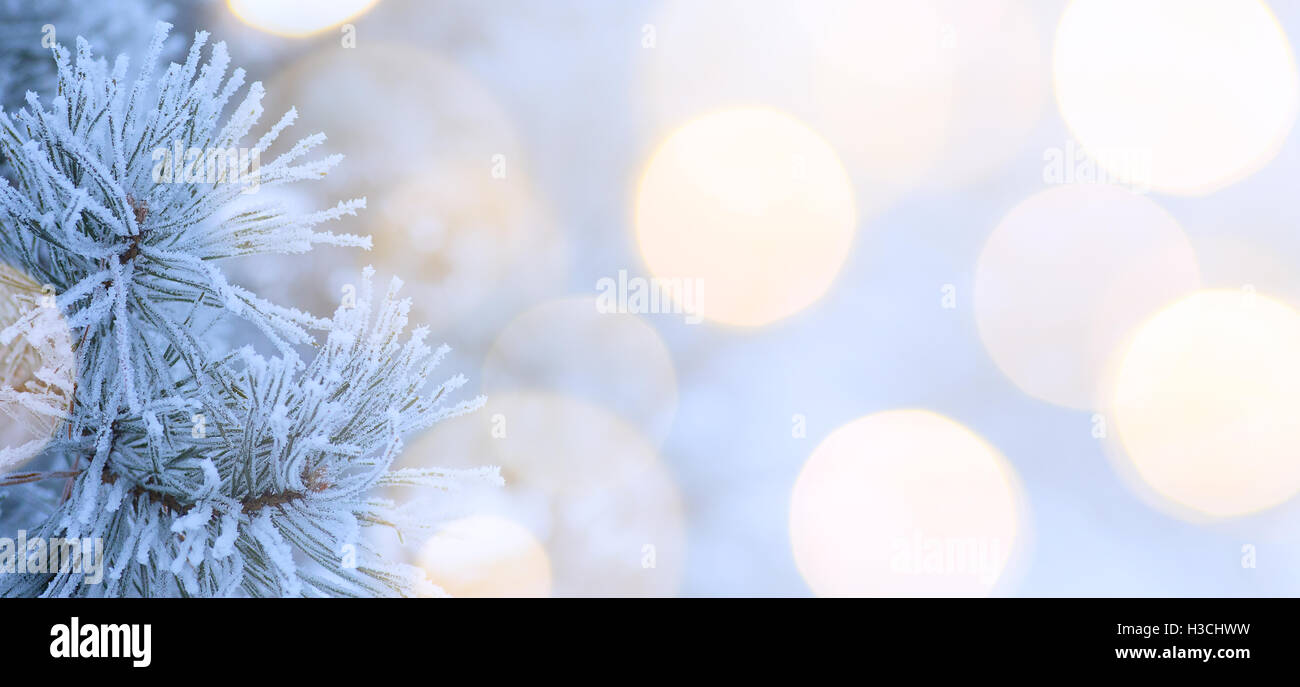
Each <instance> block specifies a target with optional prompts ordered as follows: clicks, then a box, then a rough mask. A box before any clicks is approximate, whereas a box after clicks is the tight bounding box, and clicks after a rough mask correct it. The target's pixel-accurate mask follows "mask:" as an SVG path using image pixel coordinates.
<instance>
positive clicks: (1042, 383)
mask: <svg viewBox="0 0 1300 687" xmlns="http://www.w3.org/2000/svg"><path fill="white" fill-rule="evenodd" d="M1199 285H1200V277H1199V271H1198V267H1197V262H1196V255H1195V252H1194V251H1193V249H1192V245H1191V243H1190V242H1189V241H1188V239H1187V237H1186V235H1185V234H1184V233H1183V231H1182V229H1181V228H1180V226H1179V225H1178V222H1177V221H1176V220H1175V219H1174V218H1173V217H1172V216H1170V215H1169V214H1168V213H1167V212H1165V210H1164V209H1163V208H1161V207H1160V206H1159V205H1157V204H1156V203H1155V202H1154V201H1152V200H1150V199H1149V198H1147V197H1146V196H1142V195H1138V194H1135V193H1132V192H1130V191H1127V190H1124V189H1122V188H1120V187H1117V186H1110V185H1104V184H1075V185H1064V186H1058V187H1054V188H1051V189H1048V190H1046V191H1042V192H1039V193H1037V194H1035V195H1032V196H1030V197H1029V198H1026V199H1025V200H1024V201H1022V202H1021V203H1020V204H1018V205H1017V206H1016V207H1015V208H1014V209H1012V210H1011V212H1009V213H1008V214H1007V215H1006V217H1004V218H1003V219H1002V221H1001V222H1000V223H999V224H998V226H997V228H996V229H994V230H993V233H992V234H991V235H990V236H989V238H988V240H987V242H986V243H985V245H984V250H983V252H982V253H981V254H980V257H979V262H978V264H977V266H976V273H975V295H974V307H975V320H976V324H977V326H978V328H979V334H980V339H981V340H982V341H983V343H984V346H985V348H986V349H987V351H988V353H989V355H990V356H991V357H992V358H993V362H994V363H995V364H996V365H997V366H998V368H999V369H1000V370H1002V372H1003V373H1004V374H1005V375H1006V376H1007V377H1008V378H1010V379H1011V381H1012V382H1013V383H1015V385H1016V386H1018V387H1019V388H1020V389H1021V390H1023V391H1024V392H1025V393H1027V394H1029V395H1030V396H1033V397H1034V398H1038V399H1041V400H1044V401H1049V402H1051V403H1056V404H1059V405H1063V406H1068V407H1071V408H1079V409H1093V408H1097V407H1099V406H1100V405H1101V400H1102V399H1101V398H1100V397H1099V395H1100V394H1101V393H1102V387H1103V385H1104V384H1105V382H1106V374H1107V372H1108V371H1109V370H1110V369H1111V367H1112V362H1113V360H1114V356H1115V355H1116V353H1117V352H1118V351H1119V350H1120V349H1121V347H1122V346H1123V344H1124V342H1125V337H1127V336H1128V335H1129V334H1130V332H1131V331H1132V329H1133V328H1134V327H1136V326H1138V325H1139V324H1141V323H1142V322H1143V321H1144V320H1145V319H1146V318H1147V317H1149V316H1150V315H1151V314H1153V313H1155V312H1156V311H1157V310H1159V309H1160V308H1161V307H1163V306H1165V305H1167V304H1168V303H1170V302H1172V301H1174V300H1175V299H1177V298H1179V297H1181V296H1183V295H1185V294H1187V293H1189V292H1190V291H1193V290H1195V289H1196V288H1198V287H1199Z"/></svg>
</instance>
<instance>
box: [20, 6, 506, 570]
mask: <svg viewBox="0 0 1300 687" xmlns="http://www.w3.org/2000/svg"><path fill="white" fill-rule="evenodd" d="M167 29H168V27H167V25H165V24H160V25H159V28H158V31H157V33H156V34H155V37H154V40H153V43H152V44H151V47H150V50H149V52H148V54H147V55H146V58H145V60H144V61H143V64H142V67H141V69H139V70H138V71H137V72H136V76H135V77H134V78H132V79H128V73H129V65H128V61H127V59H126V58H125V57H120V58H118V59H117V60H116V61H115V62H114V63H113V64H112V65H111V66H110V65H109V64H108V63H107V62H106V61H105V60H103V59H101V58H96V57H95V56H94V55H93V54H92V53H91V51H90V49H89V46H88V45H87V43H86V42H85V41H82V40H80V39H79V40H78V43H77V52H76V56H75V58H74V57H73V56H72V55H70V54H69V53H68V52H67V51H65V50H63V49H62V48H56V49H55V50H54V53H55V58H56V59H55V61H56V64H57V69H58V73H59V86H58V94H57V95H55V96H53V97H48V100H42V98H41V97H39V96H37V95H36V94H30V95H29V97H28V99H27V107H25V108H24V109H22V110H21V111H19V112H16V113H12V112H3V111H0V155H2V156H3V157H4V158H6V159H8V160H9V161H10V163H11V165H10V175H9V179H8V180H0V224H3V226H4V227H5V228H6V230H5V231H4V232H3V233H0V259H3V261H4V262H5V263H8V264H9V265H12V266H13V267H14V268H16V269H18V270H21V271H22V272H23V273H24V274H26V275H28V277H30V279H32V280H34V281H35V282H36V283H39V284H43V285H46V286H47V287H48V288H47V290H48V291H49V292H52V294H57V296H56V297H54V298H53V302H52V304H51V305H52V309H53V311H54V312H57V313H59V314H61V315H62V316H63V318H64V319H65V321H66V324H67V327H68V329H69V330H70V334H71V340H72V341H73V342H74V343H73V355H74V356H75V359H76V362H75V364H76V368H77V373H78V374H77V378H76V381H75V383H74V384H73V387H72V389H71V390H69V391H70V393H71V394H72V396H73V399H74V401H73V403H72V409H71V412H70V413H69V416H68V417H67V419H66V421H64V423H63V424H62V425H60V427H59V428H58V430H57V431H56V432H55V433H54V436H53V437H52V438H51V439H50V441H49V443H48V445H47V446H46V448H45V449H44V452H43V457H42V460H43V461H44V462H45V463H46V465H44V466H42V469H41V470H28V471H27V472H24V473H21V474H16V475H10V476H4V475H0V485H4V488H5V489H22V490H24V491H23V492H22V493H23V497H22V498H23V499H25V501H24V502H23V503H24V504H25V505H26V507H25V508H21V509H19V510H20V511H21V512H22V513H24V514H29V513H30V512H31V511H32V510H33V509H36V508H37V506H40V507H41V508H43V509H44V518H43V520H35V521H30V522H26V523H25V525H26V528H27V529H28V531H29V536H32V537H38V536H39V537H44V538H46V539H50V540H52V539H56V538H60V539H76V538H87V537H89V538H97V539H102V540H103V541H104V543H105V550H106V552H107V560H106V566H107V571H106V574H105V576H104V579H103V580H102V581H91V580H87V579H85V576H84V573H83V572H78V571H43V572H40V571H38V572H36V573H34V574H24V575H0V594H5V595H15V594H21V595H43V596H73V595H108V596H118V595H131V596H162V595H187V596H229V595H238V596H298V595H377V594H410V593H412V591H413V590H414V588H415V587H414V585H415V584H416V583H417V582H418V581H419V580H421V579H422V578H421V577H420V576H419V575H418V574H416V573H415V570H414V569H413V568H411V567H410V566H406V565H402V564H399V563H396V562H392V561H385V560H383V559H382V558H381V557H380V556H379V554H378V553H377V552H376V551H374V550H373V549H372V548H371V547H370V546H369V545H368V544H367V539H366V537H365V536H363V533H364V532H365V530H366V528H369V527H374V526H377V525H387V524H393V523H397V522H399V521H400V520H401V518H400V517H399V514H398V513H397V512H396V511H395V510H394V506H393V504H390V503H388V502H386V501H383V500H380V499H376V498H373V497H372V495H371V494H372V492H374V490H375V489H376V487H381V486H384V487H386V486H394V485H409V486H423V487H431V488H439V489H448V488H453V487H454V486H455V485H456V484H457V483H458V482H460V481H462V480H465V479H477V480H488V481H499V477H497V476H496V473H495V471H493V470H482V471H473V472H469V473H457V472H454V471H439V470H434V469H430V470H420V471H400V472H389V466H390V465H391V464H392V462H393V460H394V459H395V457H396V456H397V455H398V453H399V452H400V451H401V449H402V446H403V437H406V436H409V435H410V434H412V433H414V432H418V431H420V430H422V429H425V428H427V427H428V426H430V425H431V424H433V423H434V422H437V421H438V420H440V419H443V418H446V417H451V416H454V415H458V414H460V413H464V412H468V411H471V410H473V409H475V408H476V407H478V406H479V405H481V403H482V399H475V400H471V401H460V402H455V401H452V400H451V398H452V396H453V395H454V394H453V393H452V392H454V391H456V390H457V389H458V388H459V387H461V386H462V385H463V384H464V383H465V379H464V377H463V376H460V375H452V376H449V377H447V378H436V377H435V376H434V374H435V368H436V366H437V365H438V363H439V361H440V360H441V359H442V357H443V356H444V355H445V354H446V350H447V349H446V347H445V346H443V347H438V348H435V347H432V346H430V345H429V344H428V343H426V338H427V336H428V333H427V331H426V330H424V329H422V328H416V329H414V330H412V331H410V332H409V334H408V333H407V332H408V328H409V327H408V322H407V317H408V313H409V310H410V303H409V302H408V301H406V300H403V299H401V298H399V297H398V293H399V290H400V287H401V283H400V281H398V280H396V279H394V280H393V281H392V282H391V283H390V284H389V286H388V287H387V288H386V289H385V290H384V291H383V293H381V294H375V293H373V291H374V289H373V286H372V278H373V271H372V270H370V269H367V270H366V271H365V272H364V274H363V275H362V279H361V280H360V285H359V288H358V293H357V294H356V299H355V302H348V303H345V304H344V305H343V306H341V307H340V308H339V309H338V310H337V311H336V312H335V313H334V314H333V317H331V318H328V319H326V318H318V317H315V316H313V315H310V314H308V313H305V312H301V311H299V310H296V309H294V308H291V307H286V306H281V305H276V304H273V303H270V302H268V301H266V300H265V299H262V298H261V297H259V296H257V295H256V294H254V293H252V292H250V291H248V290H247V289H244V288H242V287H240V286H238V285H237V284H233V283H231V282H230V281H229V280H228V279H227V278H226V276H225V274H224V273H223V272H222V271H221V269H220V268H219V263H220V261H221V260H224V259H230V258H237V257H240V256H247V255H253V254H258V253H284V254H292V253H300V252H303V251H307V250H310V249H311V248H312V247H313V246H314V245H317V244H331V245H341V246H355V247H365V248H368V247H369V245H370V244H369V241H370V240H369V238H367V237H358V236H353V235H349V234H335V233H331V232H328V231H323V230H321V229H320V228H319V227H320V225H322V224H324V223H327V222H332V221H338V220H341V219H343V218H344V217H346V216H348V215H351V214H354V213H355V212H356V211H357V210H358V209H360V208H363V207H364V206H365V202H364V200H363V199H357V200H351V201H342V202H340V203H338V204H337V205H336V206H334V207H333V208H328V209H325V210H321V211H318V212H312V213H307V214H302V215H298V214H292V213H289V212H287V211H285V210H283V209H281V208H279V207H277V206H275V205H273V204H268V203H259V202H257V201H258V195H257V193H255V192H251V193H250V192H248V191H250V190H251V191H255V190H257V189H260V187H261V186H268V185H276V184H282V183H296V182H298V181H302V180H310V179H316V178H319V177H320V176H322V175H323V174H325V173H326V171H327V170H329V169H330V168H332V167H333V166H334V165H336V164H337V163H338V161H339V158H338V157H337V156H326V157H321V158H313V157H312V154H313V152H314V150H315V149H316V148H317V146H318V145H319V144H320V143H321V142H323V141H324V136H323V135H320V134H317V135H313V136H309V137H307V138H305V139H303V140H302V141H300V142H298V143H297V144H296V145H293V146H290V147H289V148H288V150H287V151H286V152H284V153H283V154H280V155H278V156H276V157H275V158H274V159H272V160H271V161H270V162H269V163H268V164H265V165H261V164H260V162H259V159H260V156H261V154H262V153H264V152H266V151H268V150H269V149H270V148H271V146H272V145H273V144H274V142H275V141H276V139H277V137H278V136H279V135H280V134H281V133H282V132H283V131H285V130H286V129H287V128H288V127H289V126H290V125H291V124H292V122H293V120H294V119H295V117H296V114H295V113H294V112H293V111H292V110H291V111H290V112H288V113H286V114H285V115H284V116H283V117H281V118H280V119H279V120H278V121H277V123H276V124H274V125H273V126H272V127H271V128H270V129H269V130H268V131H266V132H264V133H262V134H260V135H255V134H254V132H253V130H254V128H255V126H256V124H257V122H258V121H259V119H260V117H261V114H262V105H261V102H262V96H263V91H262V87H261V85H260V84H258V83H254V84H252V85H251V86H249V87H247V89H245V88H244V86H243V84H244V73H243V71H242V70H239V69H236V70H234V71H233V72H229V73H228V68H229V62H230V60H229V56H228V55H227V54H226V49H225V46H224V45H223V44H221V43H218V44H216V45H215V46H213V47H212V48H211V50H209V51H208V57H207V59H206V60H204V59H203V58H202V54H203V52H204V48H205V46H206V41H207V35H206V34H204V33H199V34H197V35H196V38H195V41H194V44H193V46H192V47H191V49H190V50H189V52H188V54H187V56H186V58H185V60H184V62H183V63H180V64H176V63H173V64H170V65H169V66H167V67H166V68H165V69H162V70H161V74H159V73H158V69H157V64H156V62H157V59H158V55H159V52H160V50H161V46H162V45H163V41H164V39H165V37H166V33H167ZM240 92H243V93H244V95H243V97H242V99H236V98H235V96H236V94H237V93H240ZM226 113H229V114H228V115H227V114H226ZM254 136H256V138H254ZM190 150H200V151H204V150H236V151H238V150H244V151H247V153H248V154H238V155H234V156H233V157H231V156H227V157H225V158H223V160H224V161H225V162H226V163H229V165H228V166H225V167H222V168H221V170H219V171H220V172H221V174H220V175H219V176H218V177H217V178H211V177H204V176H202V175H201V174H200V175H197V176H196V174H194V173H193V172H195V171H196V170H194V169H193V168H192V167H193V166H192V165H190V164H189V163H188V162H186V161H185V158H187V157H188V153H186V154H184V155H177V154H172V155H170V156H169V155H168V151H190ZM159 151H163V152H162V153H160V152H159ZM200 159H201V158H200ZM178 174H179V176H178ZM230 317H236V318H241V319H243V320H246V321H247V322H249V323H251V324H252V325H253V326H254V327H255V328H256V329H257V330H259V331H261V332H262V334H264V335H265V337H266V338H267V339H268V340H269V341H270V343H271V344H272V345H273V347H274V350H275V351H276V354H275V355H274V356H266V355H262V354H258V353H256V352H255V351H254V348H253V347H252V346H251V345H249V346H244V347H241V348H237V349H236V350H233V351H224V350H218V349H217V347H216V346H215V345H214V344H213V343H212V341H211V339H212V337H211V336H208V335H207V332H209V331H210V328H211V327H212V326H213V325H214V324H215V323H216V322H218V321H220V320H221V319H223V318H230ZM312 332H318V333H319V332H323V335H324V340H323V341H321V342H320V343H319V344H318V347H317V348H316V349H315V355H314V356H312V357H311V358H310V359H304V358H303V357H301V346H300V345H301V344H307V343H311V344H316V341H315V337H314V335H313V333H312ZM55 490H57V492H56V491H55ZM55 493H57V494H58V498H57V499H54V498H53V495H54V494H55ZM34 494H36V495H39V494H44V495H45V497H33V498H28V497H29V496H31V495H34ZM15 500H16V497H13V496H12V492H10V493H8V494H5V495H4V496H3V497H0V507H3V506H8V505H9V504H12V503H13V502H14V501H15ZM5 522H6V523H8V524H11V525H12V519H7V520H6V521H5Z"/></svg>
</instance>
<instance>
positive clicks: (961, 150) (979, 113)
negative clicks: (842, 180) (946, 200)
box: [920, 0, 1052, 188]
mask: <svg viewBox="0 0 1300 687" xmlns="http://www.w3.org/2000/svg"><path fill="white" fill-rule="evenodd" d="M935 7H936V10H937V11H938V13H939V21H940V28H939V46H940V48H941V49H942V53H941V54H942V56H943V58H944V60H945V61H946V62H947V63H949V64H950V65H951V66H950V68H951V70H952V72H953V83H952V104H951V112H952V117H951V119H950V121H949V122H948V126H947V132H946V136H945V137H944V145H943V148H942V149H941V150H940V151H939V154H938V157H936V159H935V162H934V164H933V165H932V166H931V167H930V169H929V171H928V173H927V174H926V176H925V178H923V179H921V180H920V182H921V183H923V184H924V185H927V186H936V187H941V188H955V187H959V186H964V185H968V184H972V183H975V182H979V181H982V180H984V179H987V178H988V177H989V176H991V175H993V174H995V173H996V172H998V171H1000V170H1002V169H1005V168H1006V166H1007V165H1008V164H1009V163H1010V162H1011V161H1012V160H1013V159H1014V158H1015V156H1016V155H1017V154H1019V153H1021V152H1022V151H1023V150H1024V148H1025V144H1026V143H1027V142H1028V140H1029V138H1030V135H1031V134H1032V133H1033V130H1034V127H1035V126H1036V125H1037V124H1038V121H1039V120H1040V119H1041V118H1042V116H1043V113H1044V111H1045V110H1046V109H1047V108H1046V106H1047V104H1048V102H1049V101H1050V93H1051V81H1052V78H1051V66H1050V63H1049V62H1050V60H1049V57H1048V52H1047V44H1048V37H1046V36H1044V35H1043V34H1044V31H1043V30H1042V29H1041V28H1040V19H1039V17H1038V10H1039V9H1040V8H1038V7H1036V6H1035V4H1034V3H1033V2H1030V1H1028V0H990V1H986V2H978V3H974V2H967V1H966V0H941V1H940V2H937V3H936V4H935Z"/></svg>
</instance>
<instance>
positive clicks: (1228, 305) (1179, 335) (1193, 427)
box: [1114, 289, 1300, 517]
mask: <svg viewBox="0 0 1300 687" xmlns="http://www.w3.org/2000/svg"><path fill="white" fill-rule="evenodd" d="M1114 413H1115V418H1116V426H1117V428H1118V432H1119V438H1120V442H1121V443H1122V444H1123V446H1124V449H1125V450H1126V452H1127V454H1128V456H1129V459H1130V460H1131V461H1132V464H1133V466H1134V467H1135V468H1136V470H1137V473H1138V475H1139V476H1140V477H1141V478H1142V479H1143V481H1145V482H1146V483H1147V484H1148V485H1150V487H1151V488H1152V489H1154V490H1155V491H1156V492H1157V493H1159V494H1160V495H1161V496H1163V497H1164V498H1166V499H1168V500H1170V501H1172V502H1174V503H1176V504H1179V505H1181V506H1184V507H1187V508H1191V509H1194V510H1196V511H1200V512H1202V513H1205V514H1209V515H1211V516H1219V517H1225V516H1235V515H1243V514H1246V513H1251V512H1254V511H1258V510H1263V509H1265V508H1269V507H1271V506H1275V505H1277V504H1279V503H1282V502H1283V501H1285V500H1287V499H1288V498H1290V497H1291V496H1292V495H1293V494H1295V493H1296V491H1297V490H1300V460H1297V459H1296V449H1297V447H1300V314H1297V313H1296V311H1295V310H1293V309H1291V308H1290V307H1288V306H1286V305H1284V304H1282V303H1281V302H1279V301H1276V300H1273V299H1272V298H1269V297H1267V296H1264V295H1262V294H1258V293H1254V292H1250V291H1244V290H1240V289H1233V290H1226V289H1225V290H1210V291H1201V292H1197V293H1195V294H1193V295H1191V296H1189V297H1187V298H1185V299H1183V300H1181V301H1179V302H1177V303H1176V304H1174V305H1171V306H1170V307H1168V308H1167V309H1165V310H1163V311H1162V312H1160V313H1159V314H1158V315H1156V316H1155V317H1154V318H1152V319H1151V321H1150V322H1148V323H1147V324H1146V325H1145V326H1143V327H1142V328H1141V329H1140V330H1139V331H1138V332H1137V334H1136V336H1135V337H1134V340H1133V344H1132V346H1131V347H1130V348H1129V349H1128V353H1127V355H1126V356H1125V357H1124V360H1123V365H1122V367H1121V368H1120V372H1119V376H1118V379H1117V383H1116V390H1115V402H1114Z"/></svg>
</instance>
